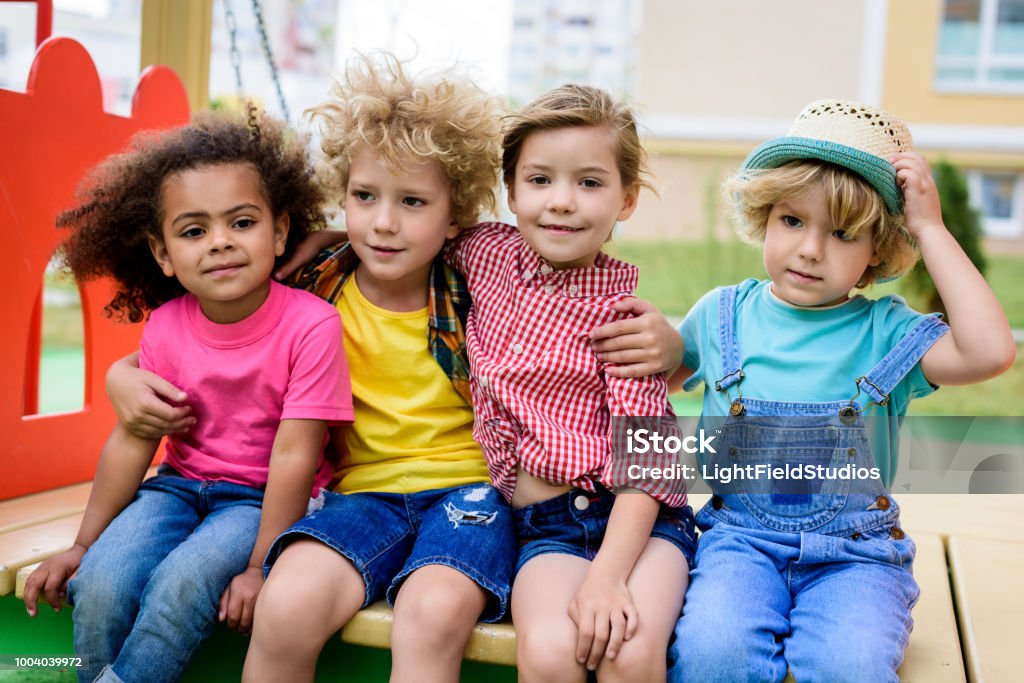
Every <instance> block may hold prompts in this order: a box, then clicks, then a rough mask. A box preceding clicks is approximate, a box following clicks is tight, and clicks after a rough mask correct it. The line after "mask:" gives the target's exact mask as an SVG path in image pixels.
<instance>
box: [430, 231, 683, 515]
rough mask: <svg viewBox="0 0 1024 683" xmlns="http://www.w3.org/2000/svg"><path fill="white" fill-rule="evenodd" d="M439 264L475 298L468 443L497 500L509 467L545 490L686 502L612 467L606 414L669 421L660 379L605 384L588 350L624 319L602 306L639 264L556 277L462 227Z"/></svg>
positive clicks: (632, 279) (517, 242)
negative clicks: (627, 493) (596, 335)
mask: <svg viewBox="0 0 1024 683" xmlns="http://www.w3.org/2000/svg"><path fill="white" fill-rule="evenodd" d="M446 258H447V259H448V261H449V262H450V263H451V265H452V266H454V267H455V268H456V269H457V270H459V271H460V272H462V274H463V275H464V276H465V277H466V280H467V282H468V284H469V292H470V296H471V297H472V299H473V308H472V309H471V310H470V314H469V319H468V322H467V325H466V346H467V348H468V350H469V358H470V366H471V383H470V385H471V388H472V393H473V409H474V413H475V418H476V421H475V426H474V428H473V436H474V437H475V438H476V439H477V441H478V442H479V443H480V445H481V446H482V447H483V449H484V454H485V455H486V457H487V465H488V468H489V470H490V474H491V479H492V481H493V482H494V485H495V486H496V487H497V488H498V489H499V490H500V491H501V492H502V493H503V494H504V495H505V497H506V498H509V499H511V497H512V492H513V491H514V490H515V486H516V465H517V464H518V465H520V466H522V468H523V469H524V470H525V471H527V472H529V473H530V474H531V475H533V476H535V477H539V478H541V479H544V480H546V481H548V482H551V483H556V484H558V483H567V484H571V485H572V486H576V487H579V488H582V489H585V490H588V491H594V490H595V482H600V483H601V484H603V485H604V486H606V487H607V488H610V489H615V488H617V487H621V486H630V487H633V488H639V489H642V490H644V491H646V492H647V493H650V494H651V495H652V496H654V497H655V498H657V499H659V500H660V501H662V502H664V503H666V504H667V505H670V506H672V507H680V506H683V505H685V504H686V493H685V489H684V487H682V486H681V485H680V483H679V482H678V481H677V482H672V483H671V484H667V483H665V482H664V481H661V482H659V481H650V480H642V481H638V480H635V479H628V478H627V477H626V476H625V468H624V467H622V466H621V463H622V462H623V461H622V460H621V459H619V460H616V462H617V463H618V464H619V466H614V467H613V460H615V459H614V458H613V457H612V455H613V453H612V450H613V449H612V418H613V417H618V416H664V415H671V414H672V412H671V407H670V406H669V404H668V389H667V386H666V383H665V379H664V377H662V376H661V375H654V376H651V377H644V378H639V379H617V378H615V377H610V376H608V375H606V374H605V372H604V369H605V365H606V363H604V362H602V361H600V360H598V359H597V357H596V356H595V355H594V353H593V351H591V349H590V337H589V333H590V331H591V330H593V329H594V328H595V327H597V326H599V325H603V324H605V323H608V322H611V321H613V320H619V319H622V318H624V317H627V316H625V315H623V314H620V313H617V312H616V311H614V310H613V309H612V304H614V303H615V302H616V301H621V300H623V299H626V298H628V297H630V296H632V293H633V290H634V289H635V287H636V283H637V277H638V272H637V268H636V267H635V266H632V265H630V264H628V263H623V262H622V261H618V260H616V259H613V258H611V257H609V256H607V255H605V254H598V256H597V260H596V262H595V264H594V266H593V267H590V268H575V269H568V270H554V269H552V267H551V266H550V265H549V264H548V263H546V262H545V261H544V260H543V259H541V257H540V256H538V255H537V253H536V252H534V251H533V249H531V248H530V246H529V245H527V244H526V242H525V241H524V240H523V238H522V236H521V235H520V234H519V231H518V230H517V229H516V228H515V227H514V226H510V225H505V224H503V223H484V224H482V225H479V226H477V227H476V228H471V229H468V230H464V231H463V232H462V233H461V234H460V235H459V237H458V238H457V239H456V240H455V241H454V242H452V243H451V245H450V246H449V247H448V249H447V252H446ZM671 423H672V425H673V426H675V421H674V419H673V420H671ZM631 458H632V459H631V460H630V462H635V463H639V464H642V465H665V464H667V462H668V460H672V461H674V459H672V458H669V456H664V455H654V456H647V458H648V460H647V461H641V460H639V459H638V458H637V457H636V456H631Z"/></svg>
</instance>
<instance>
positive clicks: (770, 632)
mask: <svg viewBox="0 0 1024 683" xmlns="http://www.w3.org/2000/svg"><path fill="white" fill-rule="evenodd" d="M709 505H710V503H709ZM706 519H707V515H705V514H704V512H703V511H702V512H701V513H700V514H698V515H697V520H698V522H699V523H701V524H702V526H703V522H704V521H705V520H706ZM890 536H891V531H890V529H888V528H880V529H877V530H875V531H870V532H862V533H861V534H860V536H858V538H856V539H853V538H849V537H841V536H827V535H823V534H815V533H803V534H800V533H786V532H780V531H769V530H754V529H749V528H748V529H738V528H736V527H732V526H730V525H727V524H716V525H715V526H714V527H713V528H711V529H708V530H707V531H705V532H704V533H703V534H702V535H701V538H700V543H699V544H698V546H697V568H696V569H695V570H694V571H693V572H692V573H691V575H690V587H689V589H688V590H687V593H686V601H685V603H684V605H683V616H682V619H680V621H679V623H678V624H677V625H676V630H675V642H674V644H673V645H672V646H671V647H670V648H669V660H670V661H669V664H670V668H669V680H670V681H673V683H679V682H682V681H750V682H751V683H754V682H757V683H761V682H767V681H782V680H783V679H784V678H785V676H786V669H787V664H788V668H789V669H791V670H792V672H793V677H794V678H795V679H796V680H798V681H828V682H830V683H831V682H834V681H896V680H897V679H896V676H895V673H894V672H895V671H896V669H897V667H898V666H899V664H900V662H901V661H902V659H903V650H904V649H905V648H906V646H907V642H908V640H909V639H910V629H911V626H912V624H913V622H912V619H911V617H910V610H911V608H912V607H913V605H914V604H915V603H916V602H917V598H918V595H919V593H920V591H919V589H918V587H917V583H916V582H915V581H914V577H913V576H912V575H911V573H910V564H911V561H912V559H913V556H914V544H913V542H912V541H911V540H910V539H909V538H907V537H904V538H902V539H899V540H895V539H892V538H891V537H890ZM740 654H742V656H740Z"/></svg>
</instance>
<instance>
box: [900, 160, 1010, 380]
mask: <svg viewBox="0 0 1024 683" xmlns="http://www.w3.org/2000/svg"><path fill="white" fill-rule="evenodd" d="M892 163H893V165H894V166H895V167H896V176H897V178H898V180H899V183H900V185H901V186H902V188H903V194H904V198H905V205H906V206H905V215H906V221H907V231H908V232H909V233H910V234H911V235H912V236H913V237H914V239H916V240H917V242H918V244H919V245H920V248H921V257H922V258H923V260H924V264H925V267H927V268H928V273H929V275H931V277H932V280H933V281H934V282H935V288H936V289H937V290H938V292H939V296H940V297H941V298H942V303H943V304H944V305H945V307H946V312H947V313H948V315H949V326H950V333H949V334H947V335H944V336H943V337H941V338H940V339H939V340H938V341H937V342H935V344H934V345H933V346H932V347H931V349H929V350H928V352H927V353H926V354H925V355H924V357H923V358H922V359H921V370H922V371H923V372H924V376H925V377H926V378H927V379H928V381H929V382H931V383H932V384H939V385H942V384H971V383H973V382H981V381H983V380H986V379H989V378H991V377H995V376H996V375H999V374H1001V373H1003V372H1005V371H1006V370H1007V369H1009V367H1010V366H1011V365H1013V361H1014V358H1015V357H1016V354H1017V347H1016V344H1015V342H1014V340H1013V334H1012V332H1011V331H1010V325H1009V323H1008V322H1007V320H1006V314H1005V313H1003V309H1002V307H1001V306H1000V305H999V301H998V300H997V299H996V297H995V294H993V293H992V289H991V288H990V287H989V286H988V283H987V282H985V278H983V277H982V275H981V273H979V272H978V269H977V268H975V267H974V264H973V263H971V261H970V259H969V258H968V257H967V254H965V253H964V250H963V249H962V248H961V247H960V245H959V244H958V243H957V241H956V240H955V239H954V238H953V236H952V235H951V234H949V231H948V230H947V229H946V226H945V225H944V224H943V222H942V209H941V206H940V204H939V196H938V191H937V189H936V187H935V181H934V180H933V178H932V174H931V170H930V169H929V168H928V164H927V163H926V162H925V160H924V159H923V158H922V157H921V156H920V155H919V154H916V153H914V152H901V153H899V154H897V155H896V156H895V157H893V159H892Z"/></svg>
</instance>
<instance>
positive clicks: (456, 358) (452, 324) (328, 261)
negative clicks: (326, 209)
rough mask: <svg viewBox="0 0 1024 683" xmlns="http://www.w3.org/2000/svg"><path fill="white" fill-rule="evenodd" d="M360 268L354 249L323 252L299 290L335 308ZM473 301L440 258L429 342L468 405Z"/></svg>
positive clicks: (299, 279) (300, 279)
mask: <svg viewBox="0 0 1024 683" xmlns="http://www.w3.org/2000/svg"><path fill="white" fill-rule="evenodd" d="M357 265H359V257H358V256H356V252H355V250H354V249H352V246H351V245H350V244H349V243H348V242H345V243H344V244H342V245H340V246H338V247H334V248H333V249H328V250H325V251H322V252H320V254H319V255H318V256H317V257H316V258H315V259H314V260H313V261H312V262H311V263H310V264H309V265H307V266H306V267H305V268H304V269H303V270H302V271H301V272H300V273H299V274H298V275H297V276H296V277H295V278H294V282H293V284H294V285H295V286H296V287H300V288H302V289H305V290H306V291H309V292H312V293H314V294H316V295H317V296H319V297H320V298H322V299H325V300H326V301H327V302H328V303H330V304H336V303H337V301H338V298H339V297H340V296H341V290H342V288H343V287H344V286H345V283H346V282H347V281H348V278H349V276H351V275H352V273H354V272H355V270H356V266H357ZM469 307H470V299H469V292H468V291H467V289H466V281H465V280H464V279H463V277H462V276H461V275H459V274H458V273H456V272H455V271H453V270H452V269H451V268H449V267H448V266H447V265H445V263H444V261H443V259H442V257H441V255H440V254H439V255H438V256H437V258H436V259H434V264H433V267H432V268H431V269H430V299H429V302H428V311H429V318H428V322H427V340H428V343H429V345H430V353H431V354H432V355H433V356H434V360H436V361H437V364H438V365H440V366H441V369H442V370H444V374H446V375H447V376H448V379H450V380H451V383H452V387H454V389H455V391H456V392H457V393H458V394H459V396H461V397H462V399H463V400H464V401H465V402H466V403H468V404H469V405H473V399H472V395H471V392H470V388H469V359H468V357H467V355H466V332H465V329H466V318H467V316H468V315H469Z"/></svg>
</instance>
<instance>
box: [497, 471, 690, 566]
mask: <svg viewBox="0 0 1024 683" xmlns="http://www.w3.org/2000/svg"><path fill="white" fill-rule="evenodd" d="M622 495H625V496H633V495H643V494H639V493H624V494H622ZM614 503H615V494H614V493H612V492H611V491H609V490H607V489H601V490H599V491H598V492H597V493H591V492H590V491H584V490H583V489H573V490H572V491H568V492H566V493H563V494H562V495H560V496H556V497H554V498H549V499H548V500H542V501H541V502H539V503H534V504H533V505H527V506H525V507H522V508H519V509H517V510H513V513H514V515H515V521H516V534H517V535H518V538H519V557H518V559H517V560H516V571H517V572H518V571H519V570H520V569H522V568H523V565H524V564H526V563H527V561H529V560H531V559H533V558H534V557H537V556H538V555H544V554H547V553H564V554H566V555H574V556H576V557H582V558H584V559H587V560H593V559H594V557H595V556H596V555H597V551H598V550H600V549H601V542H602V541H603V540H604V532H605V529H606V528H607V526H608V517H609V515H610V514H611V511H612V504H614ZM651 537H652V538H663V539H665V540H666V541H668V542H669V543H671V544H672V545H674V546H676V547H677V548H679V550H680V551H681V552H682V553H683V555H684V556H685V557H686V563H687V564H688V565H689V566H690V569H693V558H694V555H696V553H697V535H696V530H695V527H694V522H693V510H692V509H691V508H690V506H686V507H684V508H670V507H667V506H665V505H662V506H661V510H660V511H659V512H658V518H657V520H655V522H654V528H653V529H652V530H651Z"/></svg>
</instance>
